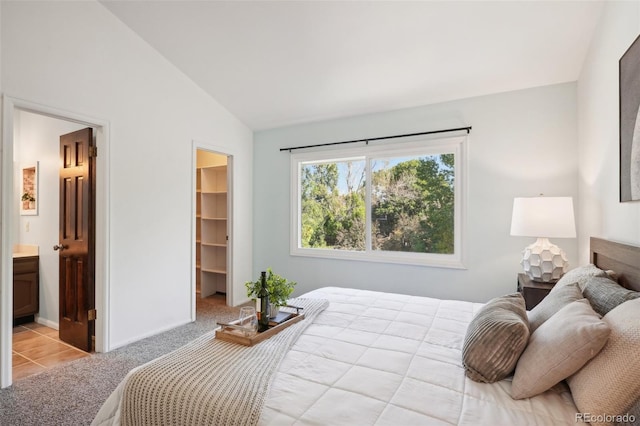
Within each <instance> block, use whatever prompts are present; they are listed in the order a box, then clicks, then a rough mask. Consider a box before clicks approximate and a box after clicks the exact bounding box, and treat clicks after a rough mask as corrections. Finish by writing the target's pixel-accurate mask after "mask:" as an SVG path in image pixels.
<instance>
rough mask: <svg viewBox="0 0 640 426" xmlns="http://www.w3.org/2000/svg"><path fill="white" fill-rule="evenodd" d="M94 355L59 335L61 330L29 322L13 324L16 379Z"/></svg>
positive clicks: (14, 371) (14, 378) (14, 375)
mask: <svg viewBox="0 0 640 426" xmlns="http://www.w3.org/2000/svg"><path fill="white" fill-rule="evenodd" d="M86 356H91V354H89V353H87V352H83V351H81V350H80V349H77V348H74V347H73V346H70V345H68V344H66V343H64V342H62V341H61V340H60V339H59V338H58V330H54V329H53V328H49V327H46V326H44V325H42V324H37V323H29V324H23V325H18V326H16V327H13V380H14V381H15V380H19V379H22V378H24V377H27V376H30V375H32V374H35V373H39V372H41V371H44V370H46V369H47V368H51V367H55V366H57V365H60V364H64V363H66V362H69V361H73V360H76V359H78V358H83V357H86Z"/></svg>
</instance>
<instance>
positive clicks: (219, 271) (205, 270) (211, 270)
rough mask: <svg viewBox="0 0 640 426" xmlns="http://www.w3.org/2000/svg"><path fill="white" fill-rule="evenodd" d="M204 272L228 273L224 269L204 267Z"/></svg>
mask: <svg viewBox="0 0 640 426" xmlns="http://www.w3.org/2000/svg"><path fill="white" fill-rule="evenodd" d="M202 272H210V273H212V274H224V275H226V274H227V271H226V270H224V269H203V270H202Z"/></svg>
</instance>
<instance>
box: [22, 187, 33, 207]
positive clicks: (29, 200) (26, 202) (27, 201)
mask: <svg viewBox="0 0 640 426" xmlns="http://www.w3.org/2000/svg"><path fill="white" fill-rule="evenodd" d="M20 199H21V200H22V203H23V206H22V208H23V209H32V208H34V206H35V201H36V199H35V198H34V197H33V194H32V193H31V192H29V191H25V193H24V194H22V197H21V198H20Z"/></svg>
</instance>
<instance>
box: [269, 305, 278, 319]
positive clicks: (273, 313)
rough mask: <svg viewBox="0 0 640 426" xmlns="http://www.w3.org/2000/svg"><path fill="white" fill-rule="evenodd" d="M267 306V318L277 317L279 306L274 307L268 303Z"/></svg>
mask: <svg viewBox="0 0 640 426" xmlns="http://www.w3.org/2000/svg"><path fill="white" fill-rule="evenodd" d="M269 305H270V306H269V311H270V312H269V318H275V317H276V316H278V312H280V306H276V305H274V304H273V303H270V304H269Z"/></svg>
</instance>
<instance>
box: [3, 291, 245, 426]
mask: <svg viewBox="0 0 640 426" xmlns="http://www.w3.org/2000/svg"><path fill="white" fill-rule="evenodd" d="M239 311H240V308H232V307H228V306H224V305H215V304H211V303H208V302H206V301H203V300H198V301H197V319H196V321H195V322H192V323H189V324H186V325H183V326H181V327H177V328H174V329H172V330H169V331H166V332H164V333H161V334H158V335H156V336H152V337H149V338H147V339H144V340H141V341H139V342H136V343H133V344H130V345H128V346H125V347H122V348H119V349H116V350H113V351H111V352H108V353H96V354H93V355H92V356H90V357H86V358H82V359H79V360H77V361H72V362H70V363H68V364H64V365H61V366H59V367H56V368H52V369H50V370H46V371H44V372H42V373H39V374H36V375H34V376H29V377H26V378H24V379H20V380H18V381H16V382H14V384H13V385H12V386H10V387H8V388H6V389H1V390H0V424H1V425H3V426H4V425H6V426H29V425H34V426H35V425H38V426H42V425H69V426H77V425H88V424H90V423H91V421H92V420H93V418H94V417H95V415H96V414H97V413H98V410H99V409H100V407H101V406H102V404H103V403H104V401H105V400H106V399H107V397H108V396H109V395H110V394H111V392H112V391H113V390H114V389H115V388H116V386H117V385H118V383H120V381H121V380H122V379H123V378H124V376H125V375H126V374H127V373H128V372H129V370H131V369H132V368H134V367H137V366H139V365H142V364H144V363H146V362H148V361H151V360H152V359H154V358H157V357H159V356H161V355H164V354H166V353H168V352H171V351H172V350H174V349H177V348H179V347H181V346H183V345H184V344H186V343H188V342H190V341H191V340H193V339H195V338H196V337H199V336H201V335H203V334H204V333H207V332H209V331H211V330H213V328H214V327H215V324H216V322H217V321H219V322H229V321H230V320H234V319H236V318H237V317H238V313H239Z"/></svg>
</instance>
